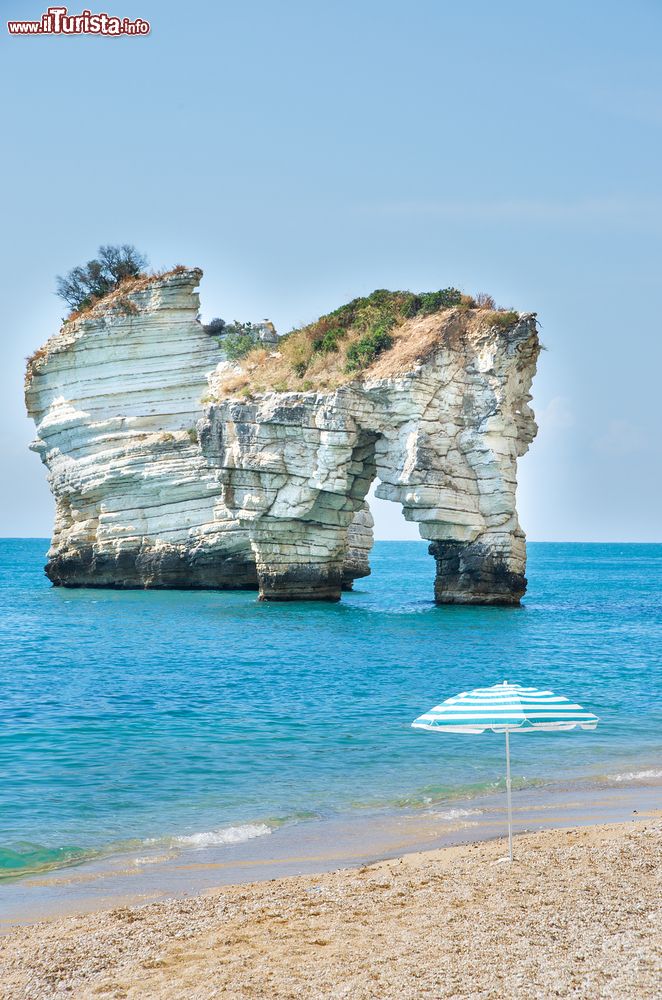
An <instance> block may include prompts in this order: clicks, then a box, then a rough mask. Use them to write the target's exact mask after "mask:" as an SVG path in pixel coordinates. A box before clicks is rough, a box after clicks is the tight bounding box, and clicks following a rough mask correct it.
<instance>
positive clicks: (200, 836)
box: [146, 823, 271, 847]
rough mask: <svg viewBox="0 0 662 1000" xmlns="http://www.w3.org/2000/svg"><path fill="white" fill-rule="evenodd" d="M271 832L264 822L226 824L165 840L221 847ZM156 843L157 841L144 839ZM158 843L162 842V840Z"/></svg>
mask: <svg viewBox="0 0 662 1000" xmlns="http://www.w3.org/2000/svg"><path fill="white" fill-rule="evenodd" d="M269 833H271V827H270V826H267V824H266V823H246V824H245V825H244V826H226V827H221V828H220V829H218V830H206V831H204V832H202V833H191V834H188V835H186V836H182V837H168V838H165V842H166V843H169V844H171V845H172V846H173V847H221V846H223V845H224V844H243V843H244V841H246V840H254V839H255V838H256V837H265V836H267V834H269ZM146 843H152V844H153V843H157V841H154V840H152V841H146ZM158 843H164V841H163V840H161V841H158Z"/></svg>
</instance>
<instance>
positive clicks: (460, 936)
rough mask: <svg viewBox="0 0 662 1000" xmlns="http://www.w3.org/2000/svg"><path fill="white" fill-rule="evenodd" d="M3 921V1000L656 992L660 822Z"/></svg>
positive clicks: (552, 834) (544, 835) (661, 928)
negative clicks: (507, 852) (23, 921)
mask: <svg viewBox="0 0 662 1000" xmlns="http://www.w3.org/2000/svg"><path fill="white" fill-rule="evenodd" d="M515 852H516V856H515V861H514V863H513V864H512V865H509V864H508V863H507V862H503V861H502V860H500V859H502V858H503V854H504V842H503V841H502V840H500V841H490V842H487V843H477V844H472V845H463V846H460V847H450V848H444V849H442V850H434V851H426V852H420V853H416V854H408V855H405V856H404V857H402V858H398V859H394V860H390V861H382V862H378V863H376V864H373V865H367V866H363V867H361V868H356V869H348V870H341V871H336V872H330V873H327V874H322V875H318V876H305V877H303V876H302V877H294V878H284V879H274V880H272V881H268V882H257V883H252V884H248V885H237V886H225V887H224V888H223V889H222V890H216V891H214V892H209V893H207V894H205V895H203V896H198V897H193V898H188V899H176V900H166V901H163V902H157V903H152V904H149V905H145V906H142V907H140V906H136V907H120V908H116V909H113V910H109V911H106V912H99V913H93V914H85V915H80V916H73V917H67V918H64V919H59V920H51V921H46V922H42V923H39V924H36V925H34V926H32V927H18V928H16V929H14V930H13V931H11V932H10V933H9V934H8V935H6V936H5V937H4V938H3V939H2V940H1V941H0V981H1V983H2V993H1V995H2V997H3V1000H14V998H17V1000H18V998H19V997H20V998H22V1000H26V998H28V1000H38V998H52V997H56V996H67V995H68V996H72V997H76V998H77V1000H78V998H80V1000H83V998H88V997H89V998H92V997H95V998H96V997H112V998H120V997H121V998H134V997H163V998H182V997H187V998H190V1000H207V998H212V997H232V998H255V997H263V998H270V1000H271V998H294V997H298V998H301V997H306V998H308V997H309V998H317V997H330V998H341V997H342V998H344V997H352V998H355V1000H359V998H366V1000H367V998H391V997H398V998H400V1000H404V998H421V997H428V998H433V997H434V998H441V997H449V998H450V997H453V998H469V997H490V998H498V997H504V996H510V997H520V996H535V997H587V998H588V997H591V998H596V997H601V998H607V997H609V998H619V1000H620V998H622V1000H626V998H628V1000H631V998H633V997H637V998H645V997H655V996H659V990H660V981H661V978H660V977H661V976H662V893H661V891H660V888H661V887H660V874H659V869H660V861H661V859H662V822H661V821H660V819H659V816H648V817H638V818H637V819H636V820H635V821H631V822H629V823H618V824H609V825H602V826H594V827H582V828H576V829H566V830H544V831H540V832H537V833H532V834H526V835H523V836H520V837H517V838H516V842H515Z"/></svg>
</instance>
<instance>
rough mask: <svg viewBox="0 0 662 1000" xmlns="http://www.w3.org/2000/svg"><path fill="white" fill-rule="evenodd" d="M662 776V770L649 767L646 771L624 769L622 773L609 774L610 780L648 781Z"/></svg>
mask: <svg viewBox="0 0 662 1000" xmlns="http://www.w3.org/2000/svg"><path fill="white" fill-rule="evenodd" d="M655 778H662V770H658V769H655V768H649V769H648V770H645V771H624V772H623V773H622V774H608V775H607V779H608V780H609V781H646V780H650V779H655Z"/></svg>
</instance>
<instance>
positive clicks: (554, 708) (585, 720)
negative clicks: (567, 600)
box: [412, 681, 599, 861]
mask: <svg viewBox="0 0 662 1000" xmlns="http://www.w3.org/2000/svg"><path fill="white" fill-rule="evenodd" d="M598 721H599V720H598V717H597V715H592V714H591V713H590V712H586V711H585V710H584V709H583V708H582V706H581V705H576V704H574V703H573V702H571V701H569V699H568V698H563V697H562V696H561V695H560V694H554V692H553V691H549V690H547V689H545V690H538V688H533V687H523V686H522V685H521V684H509V683H508V681H504V682H503V683H502V684H494V685H493V686H492V687H485V688H475V690H473V691H463V692H462V693H461V694H457V695H455V697H454V698H447V699H446V701H442V703H441V705H436V706H435V707H434V708H431V709H430V711H429V712H426V713H425V715H420V716H419V717H418V719H415V720H414V722H412V726H413V728H414V729H429V730H431V731H432V732H435V733H468V734H476V733H484V732H485V730H487V729H489V730H491V731H492V732H493V733H505V736H506V790H507V793H508V856H509V858H510V860H511V861H512V860H513V810H512V801H511V789H510V743H509V734H510V733H513V732H522V733H524V732H533V730H534V729H542V730H544V731H546V732H557V731H565V730H567V729H574V728H575V727H576V726H579V727H580V728H581V729H595V727H596V726H597V724H598Z"/></svg>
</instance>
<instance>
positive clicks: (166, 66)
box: [0, 0, 662, 541]
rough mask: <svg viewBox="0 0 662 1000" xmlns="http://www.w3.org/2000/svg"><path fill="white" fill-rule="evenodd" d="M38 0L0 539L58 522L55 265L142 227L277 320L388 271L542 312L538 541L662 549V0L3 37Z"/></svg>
mask: <svg viewBox="0 0 662 1000" xmlns="http://www.w3.org/2000/svg"><path fill="white" fill-rule="evenodd" d="M46 6H47V4H46V3H43V4H40V3H38V2H37V3H33V2H24V0H0V12H1V13H2V19H3V24H2V26H1V29H2V35H1V37H2V42H1V45H0V82H1V84H2V95H3V100H2V110H1V112H0V114H1V115H2V133H1V134H2V138H3V156H2V158H1V161H0V174H1V181H2V192H3V198H2V216H1V218H2V240H1V243H0V257H1V261H0V307H1V312H2V316H1V321H2V331H3V341H2V342H3V359H2V365H0V379H1V385H0V405H1V406H2V430H3V445H2V447H3V471H4V488H3V491H2V508H1V511H0V534H5V535H48V534H49V533H50V528H51V520H52V502H51V498H50V494H49V491H48V489H47V486H46V481H45V475H44V472H45V470H44V469H43V467H42V466H41V464H40V462H39V459H38V458H37V456H36V455H34V454H32V453H31V452H29V451H28V450H27V444H28V442H29V440H30V438H31V436H32V433H33V428H32V425H31V424H30V423H29V422H28V420H27V419H26V418H25V416H24V410H23V400H22V379H23V366H24V358H25V356H26V355H27V354H28V353H30V351H32V350H33V349H34V348H35V347H37V346H38V345H39V344H41V343H42V342H43V341H44V340H45V339H46V338H47V336H49V335H50V334H51V333H53V332H55V330H56V328H57V326H58V322H59V318H60V316H61V315H62V313H63V307H62V305H61V304H60V302H59V300H58V299H56V298H55V296H54V294H53V291H54V276H55V275H56V274H57V273H61V272H63V271H66V270H68V269H69V268H71V267H72V266H74V265H75V264H78V263H80V262H82V261H84V260H87V259H88V258H89V257H90V256H93V255H94V253H95V251H96V248H97V246H98V245H99V243H107V242H109V243H115V242H118V243H119V242H131V243H135V244H136V246H138V247H139V248H140V249H142V250H143V251H144V252H146V253H147V254H148V256H149V257H150V260H151V262H152V264H153V265H154V266H158V267H160V266H164V265H172V264H175V263H180V262H182V263H186V264H191V265H193V264H195V265H199V266H201V267H202V268H203V269H204V271H205V277H204V279H203V283H202V286H201V294H202V309H203V317H205V318H210V317H211V316H216V315H220V316H223V317H225V318H226V319H233V318H242V319H260V318H262V317H265V316H268V317H271V319H273V320H274V322H275V323H276V326H277V327H278V329H279V330H281V331H284V330H287V329H289V328H290V326H292V325H293V324H299V323H301V322H305V321H308V320H311V319H313V318H314V317H316V316H317V315H319V314H320V313H321V312H325V311H328V310H329V309H330V308H333V307H335V306H337V305H338V304H340V303H341V302H344V301H346V300H348V299H349V298H352V297H353V296H355V295H360V294H365V293H367V292H370V291H371V290H372V289H373V288H375V287H381V288H383V287H388V288H410V289H413V290H424V289H432V288H439V287H443V286H446V285H449V284H453V285H457V286H459V287H460V288H462V289H464V290H466V291H468V292H471V291H488V292H491V293H492V294H493V295H494V296H495V298H496V299H497V301H498V302H499V303H500V304H502V305H505V306H511V305H512V306H515V307H517V308H520V309H525V310H536V311H537V312H538V314H539V318H540V322H541V324H542V337H543V340H544V343H545V345H546V347H547V348H548V350H547V352H546V353H544V354H543V355H542V357H541V362H540V366H539V367H540V370H539V375H538V376H537V378H536V381H535V383H534V408H535V410H536V414H537V417H538V421H539V424H540V434H539V437H538V439H537V440H536V441H535V442H534V444H533V446H532V449H531V452H530V454H529V455H528V456H527V457H526V458H525V459H524V460H522V462H521V464H520V477H519V478H520V488H519V508H520V519H521V521H522V524H523V526H524V528H525V530H526V531H527V533H528V535H529V537H530V538H531V539H537V540H546V539H551V540H624V541H628V540H653V541H659V540H660V539H661V538H662V531H661V529H660V522H661V519H660V511H661V508H662V504H661V502H660V494H661V493H662V472H661V469H662V462H661V458H662V447H661V444H660V439H661V431H662V420H661V419H660V410H661V401H660V397H661V395H662V393H661V391H660V379H661V367H662V331H661V329H660V327H661V321H660V315H661V310H660V303H659V302H658V300H657V294H658V290H659V288H660V278H661V275H662V243H661V237H662V191H661V189H660V178H661V176H662V172H661V167H662V164H661V152H662V141H661V138H662V137H661V130H662V68H661V65H662V64H661V60H660V39H661V38H662V5H661V4H660V3H659V2H656V0H650V2H643V0H639V2H637V0H631V2H630V3H629V4H623V3H615V2H610V0H607V2H605V0H601V2H597V0H596V2H583V3H577V2H576V0H574V2H564V0H554V2H546V0H542V2H538V3H531V0H526V2H521V3H516V2H509V0H502V2H500V3H494V2H493V0H491V2H480V0H463V2H460V0H454V2H444V0H407V2H405V0H400V2H390V0H334V2H333V3H321V2H315V0H307V2H296V0H281V2H279V3H275V2H273V0H264V2H259V0H258V2H250V0H242V2H237V0H233V2H232V3H228V2H225V0H215V2H212V0H208V2H203V0H199V2H187V3H185V4H183V3H175V2H171V0H158V2H156V0H120V2H118V3H114V2H108V0H104V2H103V3H102V4H100V5H99V7H97V6H96V5H95V4H94V2H93V0H89V2H87V3H85V4H84V5H83V4H80V5H78V4H72V5H70V12H72V13H77V12H79V10H80V9H81V8H82V6H86V7H88V8H90V9H92V10H93V11H96V10H99V9H101V10H104V11H108V12H109V13H111V14H118V15H122V16H124V15H126V16H128V17H131V18H136V17H142V18H145V19H148V20H150V21H151V22H152V33H151V35H150V36H149V37H147V38H127V39H99V38H91V37H73V38H64V37H57V38H26V37H21V38H15V37H11V38H10V37H9V36H8V35H7V33H6V26H5V24H4V21H5V20H6V19H7V18H10V19H16V18H32V17H34V18H35V19H36V18H38V17H39V16H40V15H41V13H42V11H43V10H44V9H45V8H46ZM376 513H377V518H378V535H379V536H381V537H415V536H414V535H413V533H412V526H411V525H406V524H405V522H404V521H403V520H402V516H401V513H400V511H399V510H398V509H397V508H396V507H395V506H394V505H393V504H386V503H381V504H379V505H378V509H377V512H376Z"/></svg>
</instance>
